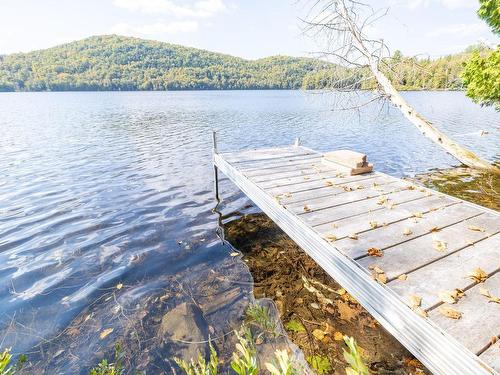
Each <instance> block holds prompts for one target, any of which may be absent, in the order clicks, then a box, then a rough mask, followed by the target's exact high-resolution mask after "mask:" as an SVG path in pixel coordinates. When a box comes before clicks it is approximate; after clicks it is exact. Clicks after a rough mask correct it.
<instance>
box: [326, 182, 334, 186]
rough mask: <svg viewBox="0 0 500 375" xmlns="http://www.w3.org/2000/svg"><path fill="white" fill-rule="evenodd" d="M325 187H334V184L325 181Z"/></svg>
mask: <svg viewBox="0 0 500 375" xmlns="http://www.w3.org/2000/svg"><path fill="white" fill-rule="evenodd" d="M325 185H326V186H333V182H331V181H325Z"/></svg>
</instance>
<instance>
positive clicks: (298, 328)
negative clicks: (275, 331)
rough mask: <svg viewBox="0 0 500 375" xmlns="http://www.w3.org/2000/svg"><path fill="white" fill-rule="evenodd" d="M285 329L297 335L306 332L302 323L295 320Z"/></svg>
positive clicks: (286, 325)
mask: <svg viewBox="0 0 500 375" xmlns="http://www.w3.org/2000/svg"><path fill="white" fill-rule="evenodd" d="M285 328H286V329H288V330H289V331H292V332H295V333H300V332H305V331H306V329H305V328H304V326H303V325H302V323H301V322H299V321H297V320H294V319H292V320H290V321H289V322H288V323H287V324H285Z"/></svg>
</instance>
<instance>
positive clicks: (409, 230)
mask: <svg viewBox="0 0 500 375" xmlns="http://www.w3.org/2000/svg"><path fill="white" fill-rule="evenodd" d="M412 233H413V232H412V231H411V229H410V228H405V229H404V230H403V234H404V235H405V236H409V235H410V234H412Z"/></svg>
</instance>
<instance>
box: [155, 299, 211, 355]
mask: <svg viewBox="0 0 500 375" xmlns="http://www.w3.org/2000/svg"><path fill="white" fill-rule="evenodd" d="M158 338H159V339H160V340H161V342H162V343H163V344H166V343H168V346H169V348H171V349H172V350H171V352H172V353H173V355H175V356H176V357H179V358H182V359H184V360H186V361H189V360H190V359H191V358H197V357H198V352H200V353H202V355H203V356H204V357H207V356H208V344H207V343H206V342H207V340H208V324H207V322H206V320H205V318H204V316H203V313H202V311H201V310H200V308H199V307H198V306H196V305H195V304H194V303H190V302H184V303H181V304H180V305H177V306H176V307H175V308H173V309H172V310H170V311H169V312H167V313H166V314H165V315H163V318H162V319H161V323H160V328H159V329H158Z"/></svg>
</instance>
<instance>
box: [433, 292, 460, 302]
mask: <svg viewBox="0 0 500 375" xmlns="http://www.w3.org/2000/svg"><path fill="white" fill-rule="evenodd" d="M463 295H464V292H463V291H462V290H460V289H455V290H442V291H441V292H439V293H438V297H439V299H440V300H441V301H442V302H446V303H450V304H454V303H456V302H457V301H458V300H459V299H460V298H462V297H463Z"/></svg>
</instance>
